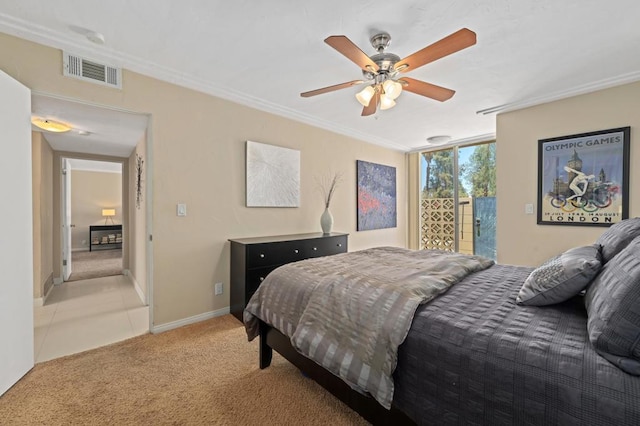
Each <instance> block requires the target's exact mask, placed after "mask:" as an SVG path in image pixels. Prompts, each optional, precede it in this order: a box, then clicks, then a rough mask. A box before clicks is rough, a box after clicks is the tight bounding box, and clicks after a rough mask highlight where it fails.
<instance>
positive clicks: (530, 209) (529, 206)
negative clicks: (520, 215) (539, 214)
mask: <svg viewBox="0 0 640 426" xmlns="http://www.w3.org/2000/svg"><path fill="white" fill-rule="evenodd" d="M524 212H525V213H526V214H533V204H525V205H524Z"/></svg>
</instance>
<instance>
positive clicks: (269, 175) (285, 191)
mask: <svg viewBox="0 0 640 426" xmlns="http://www.w3.org/2000/svg"><path fill="white" fill-rule="evenodd" d="M247 207H300V151H298V150H296V149H290V148H283V147H280V146H275V145H267V144H264V143H259V142H252V141H247Z"/></svg>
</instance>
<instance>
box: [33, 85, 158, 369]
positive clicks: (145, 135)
mask: <svg viewBox="0 0 640 426" xmlns="http://www.w3.org/2000/svg"><path fill="white" fill-rule="evenodd" d="M32 115H38V116H45V117H47V118H50V119H53V120H56V121H62V122H65V123H68V124H70V125H71V126H72V130H71V131H68V132H66V133H59V134H53V133H48V132H41V133H40V135H41V137H39V139H40V141H41V145H42V151H46V152H47V154H46V155H44V154H43V155H42V161H41V163H42V164H35V163H34V164H33V167H34V169H36V168H41V169H42V172H43V175H46V177H47V179H46V181H47V182H48V184H47V185H46V186H47V187H51V188H50V189H46V190H47V191H49V192H50V193H51V195H50V196H49V197H48V198H47V199H46V200H45V201H43V203H42V206H41V207H42V208H41V209H40V210H42V214H44V215H48V216H49V217H50V218H51V219H50V222H49V224H48V226H49V227H50V230H45V233H47V238H46V242H47V244H46V245H47V246H48V247H49V249H50V250H52V253H50V254H47V259H49V262H50V263H49V264H46V265H45V264H43V267H46V269H47V271H46V273H47V274H49V275H50V276H51V277H52V281H53V283H54V284H55V285H52V286H50V287H47V286H46V285H42V284H41V283H37V286H39V287H42V288H44V290H42V291H40V292H39V293H40V298H39V301H40V304H38V300H37V299H36V301H35V311H36V312H35V356H36V360H37V362H42V361H45V360H49V359H53V358H57V357H59V356H63V355H69V354H72V353H76V352H80V351H84V350H88V349H92V348H96V347H99V346H103V345H106V344H110V343H114V342H117V341H121V340H124V339H127V338H130V337H133V336H135V335H138V334H142V333H146V332H148V331H149V328H150V324H152V316H153V313H152V310H151V307H150V306H149V301H150V300H151V292H152V288H153V286H152V275H151V274H150V273H149V272H148V271H149V269H151V268H152V253H151V249H152V246H151V242H150V241H149V239H148V238H147V237H146V235H147V234H150V233H151V222H150V220H147V217H148V216H150V215H151V205H152V199H151V196H152V191H151V188H150V187H149V186H146V187H143V190H144V192H143V195H144V197H143V198H140V202H139V203H136V201H137V200H136V199H135V197H134V194H135V188H136V187H139V185H137V183H138V182H139V181H141V180H142V181H144V182H147V181H148V182H149V183H150V181H151V180H150V179H147V178H146V176H147V175H148V174H150V168H151V165H152V159H151V146H150V145H151V144H150V134H149V127H150V116H149V115H147V114H138V113H134V112H130V111H122V110H118V109H113V108H109V107H104V106H96V105H90V104H87V103H83V102H76V101H72V100H69V99H61V98H58V97H56V96H51V95H47V94H38V93H36V94H34V95H33V96H32ZM138 157H141V158H144V160H145V166H147V167H145V169H144V170H137V169H136V167H135V162H136V159H137V158H138ZM79 160H81V161H86V162H87V163H89V162H92V163H93V164H95V163H97V162H106V163H115V164H116V165H117V166H118V168H119V174H120V175H121V176H119V179H120V182H121V183H120V184H119V187H120V188H121V193H120V195H118V197H117V198H116V199H115V200H108V199H107V200H104V199H103V200H100V201H99V202H98V201H96V200H93V201H91V200H90V199H88V198H87V197H86V196H85V197H84V201H82V202H81V203H80V206H81V208H85V209H86V211H85V212H82V211H80V213H78V211H77V210H78V208H77V207H76V208H72V206H71V199H72V198H75V195H76V193H77V192H78V191H77V190H78V189H81V187H82V185H85V186H92V185H90V184H89V181H91V179H90V178H88V177H87V173H84V176H83V177H82V178H79V179H76V177H75V176H74V175H76V174H80V175H82V174H83V172H87V171H86V170H80V171H78V170H77V169H82V167H76V165H75V164H74V162H77V161H79ZM63 171H65V173H66V174H63ZM103 172H104V171H103ZM138 172H140V173H138ZM93 173H95V171H94V172H93ZM136 175H139V176H140V178H138V179H137V180H136ZM67 176H68V178H67ZM63 178H64V179H63ZM43 181H44V180H43ZM65 181H67V183H68V189H69V191H68V193H69V196H68V197H67V196H66V194H63V192H65V189H64V187H65V185H64V183H65ZM92 192H93V191H92ZM90 195H96V194H90ZM34 196H37V195H36V193H35V192H34ZM41 198H42V197H41ZM45 198H46V197H45ZM67 201H68V203H67ZM67 204H69V208H68V209H66V206H67ZM48 212H51V213H48ZM67 212H70V214H69V215H67ZM82 214H84V216H85V217H88V218H89V219H87V220H81V219H82V218H81V216H82ZM67 216H69V217H68V218H67ZM105 223H106V225H107V226H118V227H119V228H118V229H109V230H108V232H107V233H106V234H105V235H104V237H105V241H104V242H105V243H104V244H103V239H102V237H103V235H102V233H92V232H91V231H92V229H91V228H92V227H97V228H98V230H99V231H104V226H105ZM63 225H64V227H63ZM72 225H75V226H72ZM100 228H102V229H100ZM94 237H96V238H97V240H94ZM65 239H66V241H65ZM92 240H94V242H96V243H97V244H95V245H92V244H91V242H92ZM94 251H95V252H96V253H98V252H100V253H101V254H107V252H108V253H109V254H111V255H113V254H115V253H117V254H118V256H117V258H118V266H117V267H116V268H117V273H118V275H110V274H109V276H101V277H96V278H89V277H84V278H85V279H80V277H78V279H75V280H74V275H75V274H76V273H78V272H80V270H79V266H80V265H79V264H78V262H77V261H76V262H74V260H77V258H74V256H73V255H74V254H80V253H89V252H91V253H94ZM65 261H66V262H65ZM65 266H67V267H68V268H67V270H65ZM43 275H44V273H43ZM101 275H105V274H101ZM87 278H88V279H87ZM48 288H51V290H50V291H47V289H48Z"/></svg>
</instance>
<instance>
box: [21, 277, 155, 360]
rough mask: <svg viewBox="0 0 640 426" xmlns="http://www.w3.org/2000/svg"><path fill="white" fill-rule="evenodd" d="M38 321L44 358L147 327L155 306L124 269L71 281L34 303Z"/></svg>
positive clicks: (111, 340) (37, 339)
mask: <svg viewBox="0 0 640 426" xmlns="http://www.w3.org/2000/svg"><path fill="white" fill-rule="evenodd" d="M34 326H35V345H34V350H35V359H36V363H38V362H43V361H48V360H50V359H54V358H58V357H61V356H65V355H71V354H74V353H77V352H82V351H86V350H89V349H93V348H97V347H100V346H104V345H108V344H110V343H115V342H119V341H121V340H125V339H128V338H130V337H134V336H138V335H140V334H144V333H147V332H148V331H149V307H148V306H145V305H144V304H143V303H142V301H141V300H140V298H139V297H138V293H136V291H135V288H134V286H133V283H132V282H131V280H130V279H129V277H127V276H124V275H116V276H112V277H104V278H94V279H90V280H82V281H72V282H65V283H63V284H60V285H56V286H54V288H53V290H51V294H50V295H49V297H48V298H47V302H46V304H45V305H44V306H39V307H34Z"/></svg>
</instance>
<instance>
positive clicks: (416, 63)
mask: <svg viewBox="0 0 640 426" xmlns="http://www.w3.org/2000/svg"><path fill="white" fill-rule="evenodd" d="M474 44H476V33H474V32H473V31H471V30H469V29H467V28H463V29H461V30H459V31H456V32H455V33H453V34H451V35H449V36H447V37H445V38H443V39H442V40H440V41H436V42H435V43H433V44H432V45H430V46H427V47H425V48H424V49H422V50H418V51H417V52H415V53H413V54H411V55H409V56H407V57H406V58H404V59H402V60H400V62H398V63H396V64H395V66H394V68H395V69H396V70H398V72H407V71H411V70H414V69H416V68H418V67H421V66H423V65H426V64H428V63H429V62H433V61H435V60H437V59H440V58H444V57H445V56H447V55H451V54H452V53H455V52H457V51H459V50H462V49H464V48H467V47H469V46H473V45H474Z"/></svg>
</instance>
